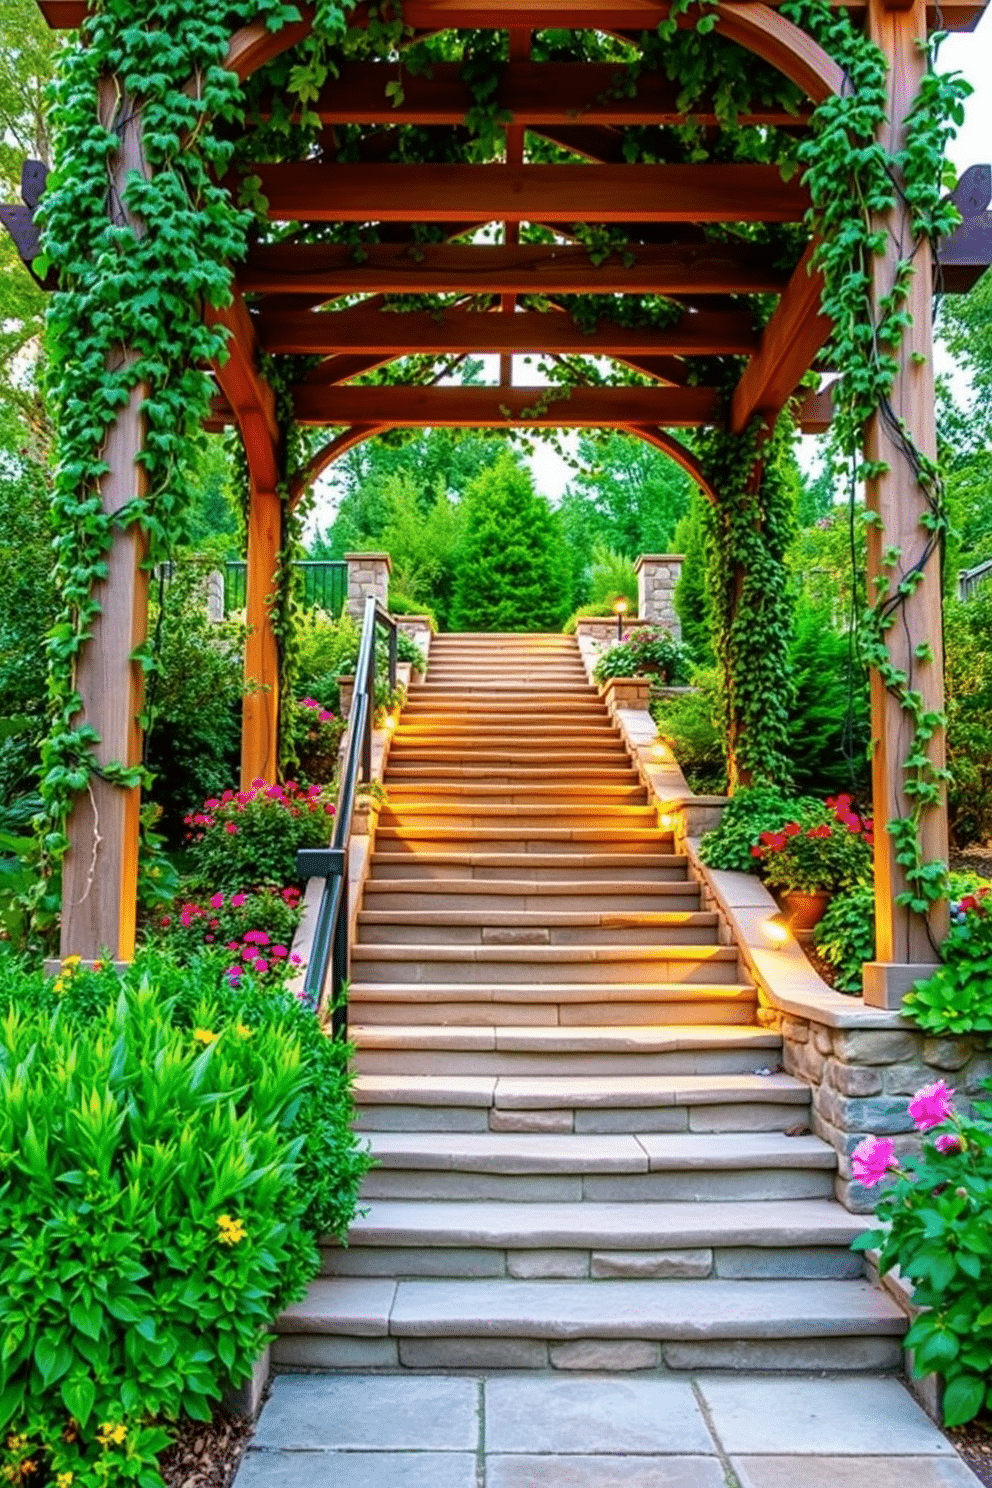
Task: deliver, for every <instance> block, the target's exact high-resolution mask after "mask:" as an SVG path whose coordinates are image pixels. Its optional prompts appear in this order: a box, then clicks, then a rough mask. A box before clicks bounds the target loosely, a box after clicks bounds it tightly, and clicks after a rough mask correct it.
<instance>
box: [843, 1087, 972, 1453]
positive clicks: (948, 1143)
mask: <svg viewBox="0 0 992 1488" xmlns="http://www.w3.org/2000/svg"><path fill="white" fill-rule="evenodd" d="M953 1101H954V1091H953V1090H951V1089H949V1088H948V1087H947V1085H945V1084H944V1082H943V1080H938V1081H937V1082H936V1083H935V1084H933V1085H928V1086H926V1087H925V1088H924V1089H922V1090H919V1091H917V1093H916V1095H915V1096H914V1097H913V1099H912V1100H911V1101H910V1102H909V1107H908V1109H909V1114H910V1116H911V1117H912V1118H913V1121H914V1122H915V1123H916V1127H917V1130H918V1131H919V1132H920V1133H921V1134H922V1135H923V1136H924V1138H925V1139H926V1140H925V1141H924V1143H923V1153H922V1156H920V1157H907V1158H905V1159H904V1160H903V1161H902V1162H901V1163H900V1162H898V1161H897V1159H896V1155H895V1146H894V1143H892V1142H891V1141H889V1140H888V1139H887V1138H880V1137H866V1138H865V1140H864V1141H863V1142H861V1143H859V1145H858V1146H857V1147H856V1148H855V1150H854V1153H853V1155H852V1158H851V1162H852V1167H853V1170H854V1176H855V1178H857V1179H858V1180H859V1181H860V1182H861V1183H863V1184H864V1185H865V1186H866V1187H868V1188H872V1187H874V1186H875V1185H876V1184H878V1183H881V1182H882V1181H883V1180H884V1179H886V1178H891V1179H892V1180H893V1181H892V1184H891V1186H890V1187H889V1188H888V1189H887V1190H886V1192H885V1194H884V1196H883V1197H882V1199H881V1201H880V1202H879V1204H878V1207H877V1210H876V1212H877V1215H878V1218H879V1219H880V1220H882V1221H883V1223H884V1224H885V1226H886V1228H885V1229H882V1230H870V1231H868V1233H866V1234H864V1235H861V1236H859V1237H858V1239H857V1240H856V1241H855V1247H856V1248H857V1249H859V1250H868V1249H877V1250H878V1251H879V1252H880V1254H881V1260H880V1269H881V1271H882V1274H883V1275H884V1274H885V1272H887V1271H890V1270H892V1268H893V1267H894V1266H898V1267H899V1270H900V1272H901V1274H902V1275H903V1276H904V1277H906V1278H907V1279H908V1280H909V1281H911V1282H912V1283H913V1288H914V1289H913V1298H912V1300H913V1305H914V1307H919V1308H922V1309H924V1310H923V1311H922V1312H921V1313H920V1314H919V1316H918V1317H917V1318H916V1319H915V1321H914V1322H913V1325H912V1327H911V1328H910V1330H909V1332H908V1333H907V1335H906V1344H907V1347H909V1348H911V1349H912V1350H913V1367H914V1370H915V1372H916V1374H917V1375H923V1374H928V1373H930V1372H931V1371H933V1372H934V1373H936V1374H939V1375H941V1376H942V1377H943V1378H944V1380H945V1382H946V1388H945V1390H944V1420H945V1423H946V1424H947V1425H948V1426H957V1425H960V1424H961V1422H963V1421H969V1420H971V1418H972V1417H973V1416H975V1415H977V1414H978V1412H979V1411H980V1410H981V1409H982V1408H983V1406H986V1407H987V1406H990V1405H992V1384H990V1383H989V1376H990V1373H992V1197H990V1195H992V1107H990V1106H987V1105H980V1106H978V1107H977V1108H976V1116H975V1117H971V1118H965V1117H963V1116H961V1115H959V1114H958V1113H956V1112H955V1110H954V1104H953Z"/></svg>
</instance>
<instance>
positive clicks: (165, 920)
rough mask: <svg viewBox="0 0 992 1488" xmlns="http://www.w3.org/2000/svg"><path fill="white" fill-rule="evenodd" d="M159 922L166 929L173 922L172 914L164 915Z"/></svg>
mask: <svg viewBox="0 0 992 1488" xmlns="http://www.w3.org/2000/svg"><path fill="white" fill-rule="evenodd" d="M159 924H160V925H161V926H162V928H163V930H164V929H165V927H166V926H167V925H171V924H172V918H171V916H170V915H163V916H162V918H161V919H160V920H159Z"/></svg>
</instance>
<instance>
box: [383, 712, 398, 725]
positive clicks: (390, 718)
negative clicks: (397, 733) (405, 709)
mask: <svg viewBox="0 0 992 1488" xmlns="http://www.w3.org/2000/svg"><path fill="white" fill-rule="evenodd" d="M385 725H386V727H387V729H394V728H395V727H396V719H395V718H394V717H393V715H392V713H387V714H386V717H385Z"/></svg>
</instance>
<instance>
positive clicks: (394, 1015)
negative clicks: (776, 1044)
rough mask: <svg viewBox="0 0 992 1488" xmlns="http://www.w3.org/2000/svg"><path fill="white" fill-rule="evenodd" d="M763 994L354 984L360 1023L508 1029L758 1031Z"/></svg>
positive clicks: (686, 986)
mask: <svg viewBox="0 0 992 1488" xmlns="http://www.w3.org/2000/svg"><path fill="white" fill-rule="evenodd" d="M756 999H757V994H756V992H755V989H754V988H753V987H750V986H746V985H740V984H737V983H734V982H726V983H709V984H707V983H706V982H695V983H693V982H684V983H683V982H666V983H664V984H663V985H659V986H651V985H646V984H643V983H636V982H635V983H630V982H627V983H619V984H616V985H614V986H611V987H610V988H608V989H607V991H606V992H600V991H598V990H597V988H596V987H595V986H591V985H582V984H578V985H575V986H569V985H568V984H567V983H557V984H554V985H552V984H551V983H548V982H544V983H541V982H535V983H534V984H533V985H529V986H528V985H527V984H525V983H516V984H509V985H504V986H501V987H500V986H496V987H493V986H487V985H486V984H485V983H479V984H477V985H469V986H461V987H452V986H451V985H450V983H444V982H442V983H439V984H438V985H436V986H432V985H430V984H424V983H418V984H416V985H412V984H411V983H409V982H392V983H390V982H371V983H370V982H352V984H351V988H350V991H349V1006H350V1008H351V1013H352V1018H353V1020H354V1021H355V1022H356V1023H364V1024H373V1023H375V1024H380V1023H407V1024H411V1023H415V1024H418V1025H420V1026H423V1025H425V1024H430V1025H434V1026H442V1027H443V1026H454V1027H461V1026H464V1025H466V1024H467V1025H475V1026H478V1025H479V1024H482V1023H485V1024H486V1025H487V1026H489V1027H493V1028H495V1027H501V1028H520V1027H528V1028H588V1027H602V1026H603V1025H604V1024H609V1025H610V1026H612V1027H614V1028H617V1027H620V1028H631V1027H635V1028H644V1027H655V1028H657V1027H659V1026H662V1027H666V1028H669V1027H676V1026H677V1027H685V1026H698V1025H700V1024H703V1023H705V1024H707V1025H708V1026H710V1027H713V1026H720V1027H726V1026H728V1025H729V1026H733V1027H742V1026H744V1027H750V1026H751V1025H752V1024H753V1022H754V1010H755V1005H756Z"/></svg>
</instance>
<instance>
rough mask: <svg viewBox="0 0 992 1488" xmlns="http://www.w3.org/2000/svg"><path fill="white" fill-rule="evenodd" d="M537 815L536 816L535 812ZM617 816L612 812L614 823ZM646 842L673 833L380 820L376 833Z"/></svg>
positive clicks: (421, 838) (417, 838)
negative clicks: (432, 823) (399, 822)
mask: <svg viewBox="0 0 992 1488" xmlns="http://www.w3.org/2000/svg"><path fill="white" fill-rule="evenodd" d="M532 814H533V813H532ZM613 815H614V813H613V811H612V810H611V811H610V819H611V820H612V817H613ZM522 838H523V839H525V840H526V841H528V842H535V843H537V842H546V843H548V844H549V845H550V844H551V843H554V842H590V843H595V842H621V843H623V842H644V843H655V842H662V841H666V840H667V841H669V842H670V841H671V834H670V833H668V832H662V831H661V829H660V828H658V827H615V828H614V827H608V826H607V825H606V824H605V823H604V824H603V825H601V826H600V825H596V826H581V827H554V826H546V825H545V824H544V823H543V822H542V823H540V824H537V825H531V824H529V823H527V822H520V823H519V824H518V825H517V826H507V827H490V826H481V825H480V826H456V825H453V824H449V823H445V824H444V825H443V826H441V825H438V826H428V825H427V824H426V823H424V822H407V823H404V824H403V825H402V826H393V825H392V823H391V822H389V821H387V822H383V821H382V820H380V823H379V829H378V832H377V833H376V841H377V842H395V841H402V842H519V841H520V840H521V839H522Z"/></svg>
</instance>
